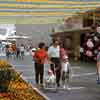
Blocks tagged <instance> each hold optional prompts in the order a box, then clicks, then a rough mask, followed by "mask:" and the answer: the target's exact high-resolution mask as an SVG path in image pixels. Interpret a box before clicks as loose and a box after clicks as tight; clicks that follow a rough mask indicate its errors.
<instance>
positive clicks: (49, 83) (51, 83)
mask: <svg viewBox="0 0 100 100" xmlns="http://www.w3.org/2000/svg"><path fill="white" fill-rule="evenodd" d="M45 83H46V84H45V85H46V87H47V88H54V87H55V85H56V77H55V75H54V74H53V71H52V70H51V69H49V70H48V77H47V78H46V82H45Z"/></svg>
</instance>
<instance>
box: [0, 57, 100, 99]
mask: <svg viewBox="0 0 100 100" xmlns="http://www.w3.org/2000/svg"><path fill="white" fill-rule="evenodd" d="M0 58H1V59H6V58H5V57H3V56H1V57H0ZM9 62H10V63H11V64H12V65H13V66H14V67H15V69H16V70H17V71H19V72H22V77H23V78H24V79H25V80H26V81H27V82H29V83H31V84H32V85H33V86H34V85H35V80H34V78H35V75H34V62H33V61H32V57H31V56H25V59H24V60H9ZM71 65H72V67H71V68H72V78H71V79H70V83H69V89H65V90H63V89H62V88H60V89H58V90H57V91H56V92H55V91H51V90H49V91H44V90H40V91H41V92H42V93H44V94H45V95H46V96H47V97H48V98H49V99H50V100H100V85H97V84H96V67H95V64H92V63H90V64H89V63H72V62H71ZM47 69H48V66H47V64H46V65H45V76H46V74H47Z"/></svg>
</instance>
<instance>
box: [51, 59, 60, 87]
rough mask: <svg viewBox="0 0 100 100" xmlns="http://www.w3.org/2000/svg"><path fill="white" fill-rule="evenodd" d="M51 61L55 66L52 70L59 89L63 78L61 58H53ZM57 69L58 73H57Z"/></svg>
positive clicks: (52, 66)
mask: <svg viewBox="0 0 100 100" xmlns="http://www.w3.org/2000/svg"><path fill="white" fill-rule="evenodd" d="M51 61H52V62H53V64H51V66H50V67H51V70H52V71H53V73H54V74H55V75H56V83H57V86H58V87H59V85H60V77H61V64H60V58H51ZM55 69H56V71H55Z"/></svg>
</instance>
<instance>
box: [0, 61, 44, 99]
mask: <svg viewBox="0 0 100 100" xmlns="http://www.w3.org/2000/svg"><path fill="white" fill-rule="evenodd" d="M2 70H3V71H2ZM0 71H1V73H0V75H1V77H0V82H1V83H3V84H2V85H1V84H0V87H1V88H2V89H1V92H0V100H46V99H45V98H44V97H43V96H41V95H40V94H39V93H38V92H37V91H36V90H34V89H33V88H32V87H31V86H30V85H29V84H28V83H27V82H26V81H24V80H23V79H22V78H21V77H20V74H18V73H17V72H16V71H15V70H14V69H13V68H12V66H11V65H10V64H8V63H7V62H5V61H0ZM9 77H10V78H9ZM5 87H6V88H5Z"/></svg>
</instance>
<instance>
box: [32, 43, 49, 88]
mask: <svg viewBox="0 0 100 100" xmlns="http://www.w3.org/2000/svg"><path fill="white" fill-rule="evenodd" d="M38 47H39V49H38V50H36V51H35V53H34V55H33V60H34V62H35V81H36V84H37V85H40V86H43V79H44V63H45V60H46V57H47V54H46V51H45V43H43V42H41V43H39V46H38Z"/></svg>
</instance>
